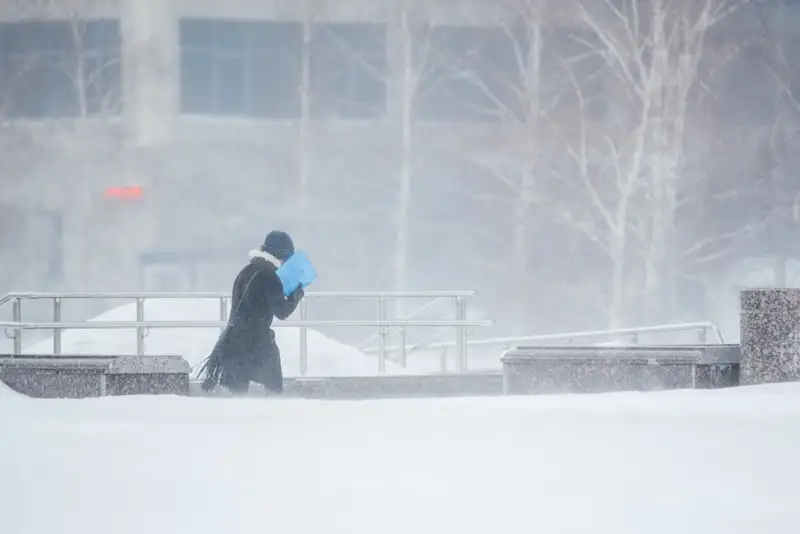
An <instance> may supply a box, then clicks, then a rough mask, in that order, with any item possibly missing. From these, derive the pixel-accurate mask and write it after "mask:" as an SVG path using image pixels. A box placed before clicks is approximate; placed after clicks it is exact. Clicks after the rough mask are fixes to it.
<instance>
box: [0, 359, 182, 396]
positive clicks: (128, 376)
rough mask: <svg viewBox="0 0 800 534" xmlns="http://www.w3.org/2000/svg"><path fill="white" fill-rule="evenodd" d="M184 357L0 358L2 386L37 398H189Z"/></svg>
mask: <svg viewBox="0 0 800 534" xmlns="http://www.w3.org/2000/svg"><path fill="white" fill-rule="evenodd" d="M190 370H191V369H190V366H189V364H188V362H186V360H184V359H183V358H182V357H181V356H175V355H165V356H113V355H59V356H55V355H25V356H13V355H0V380H2V381H3V382H4V383H6V384H7V385H8V386H9V387H11V388H12V389H14V390H16V391H18V392H20V393H23V394H25V395H28V396H31V397H36V398H85V397H100V396H105V395H144V394H150V395H154V394H174V395H186V394H188V393H189V372H190Z"/></svg>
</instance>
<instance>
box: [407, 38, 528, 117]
mask: <svg viewBox="0 0 800 534" xmlns="http://www.w3.org/2000/svg"><path fill="white" fill-rule="evenodd" d="M521 44H524V43H522V42H521V41H519V40H518V38H516V37H514V36H513V35H510V32H507V31H506V30H505V29H503V28H489V27H465V26H437V27H434V28H431V29H430V30H429V32H428V35H427V36H426V42H425V43H422V44H418V46H424V47H425V48H426V50H427V53H426V60H425V64H424V65H423V66H422V73H421V78H420V83H419V86H418V88H417V91H416V94H415V105H414V108H415V115H416V116H417V118H419V119H423V120H443V121H475V120H498V119H500V118H502V117H503V116H515V115H516V114H517V113H518V111H517V110H515V107H516V106H518V105H519V94H518V92H517V89H518V87H519V78H520V72H519V66H518V60H517V51H518V50H519V46H520V45H521Z"/></svg>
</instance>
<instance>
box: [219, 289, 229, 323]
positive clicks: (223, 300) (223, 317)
mask: <svg viewBox="0 0 800 534" xmlns="http://www.w3.org/2000/svg"><path fill="white" fill-rule="evenodd" d="M219 320H220V321H222V322H225V323H227V322H228V297H220V298H219ZM222 330H225V327H224V326H223V327H222V328H220V331H222Z"/></svg>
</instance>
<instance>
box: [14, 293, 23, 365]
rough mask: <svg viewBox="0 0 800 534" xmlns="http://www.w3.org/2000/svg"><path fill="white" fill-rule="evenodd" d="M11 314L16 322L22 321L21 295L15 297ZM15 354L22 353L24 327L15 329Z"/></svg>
mask: <svg viewBox="0 0 800 534" xmlns="http://www.w3.org/2000/svg"><path fill="white" fill-rule="evenodd" d="M11 310H12V311H11V315H12V317H13V319H14V322H15V323H21V322H22V299H21V298H19V297H15V298H14V300H13V303H12V305H11ZM13 338H14V354H15V355H20V354H22V329H21V328H18V327H17V328H15V329H14V335H13Z"/></svg>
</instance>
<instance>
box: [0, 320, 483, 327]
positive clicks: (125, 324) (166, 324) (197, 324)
mask: <svg viewBox="0 0 800 534" xmlns="http://www.w3.org/2000/svg"><path fill="white" fill-rule="evenodd" d="M227 324H228V323H227V322H226V321H77V322H58V323H42V322H14V321H0V328H10V329H20V330H58V329H60V330H107V329H110V330H115V329H135V328H147V329H153V328H223V327H225V325H227ZM492 324H494V323H493V322H492V321H459V320H455V319H454V320H439V321H437V320H432V321H406V320H402V319H397V320H391V319H386V320H374V321H369V320H339V321H337V320H322V321H285V322H280V323H273V325H272V326H273V327H277V328H313V327H317V328H322V327H326V326H371V327H376V328H377V327H381V326H387V327H391V326H394V327H446V326H449V327H454V326H464V327H472V326H492Z"/></svg>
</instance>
